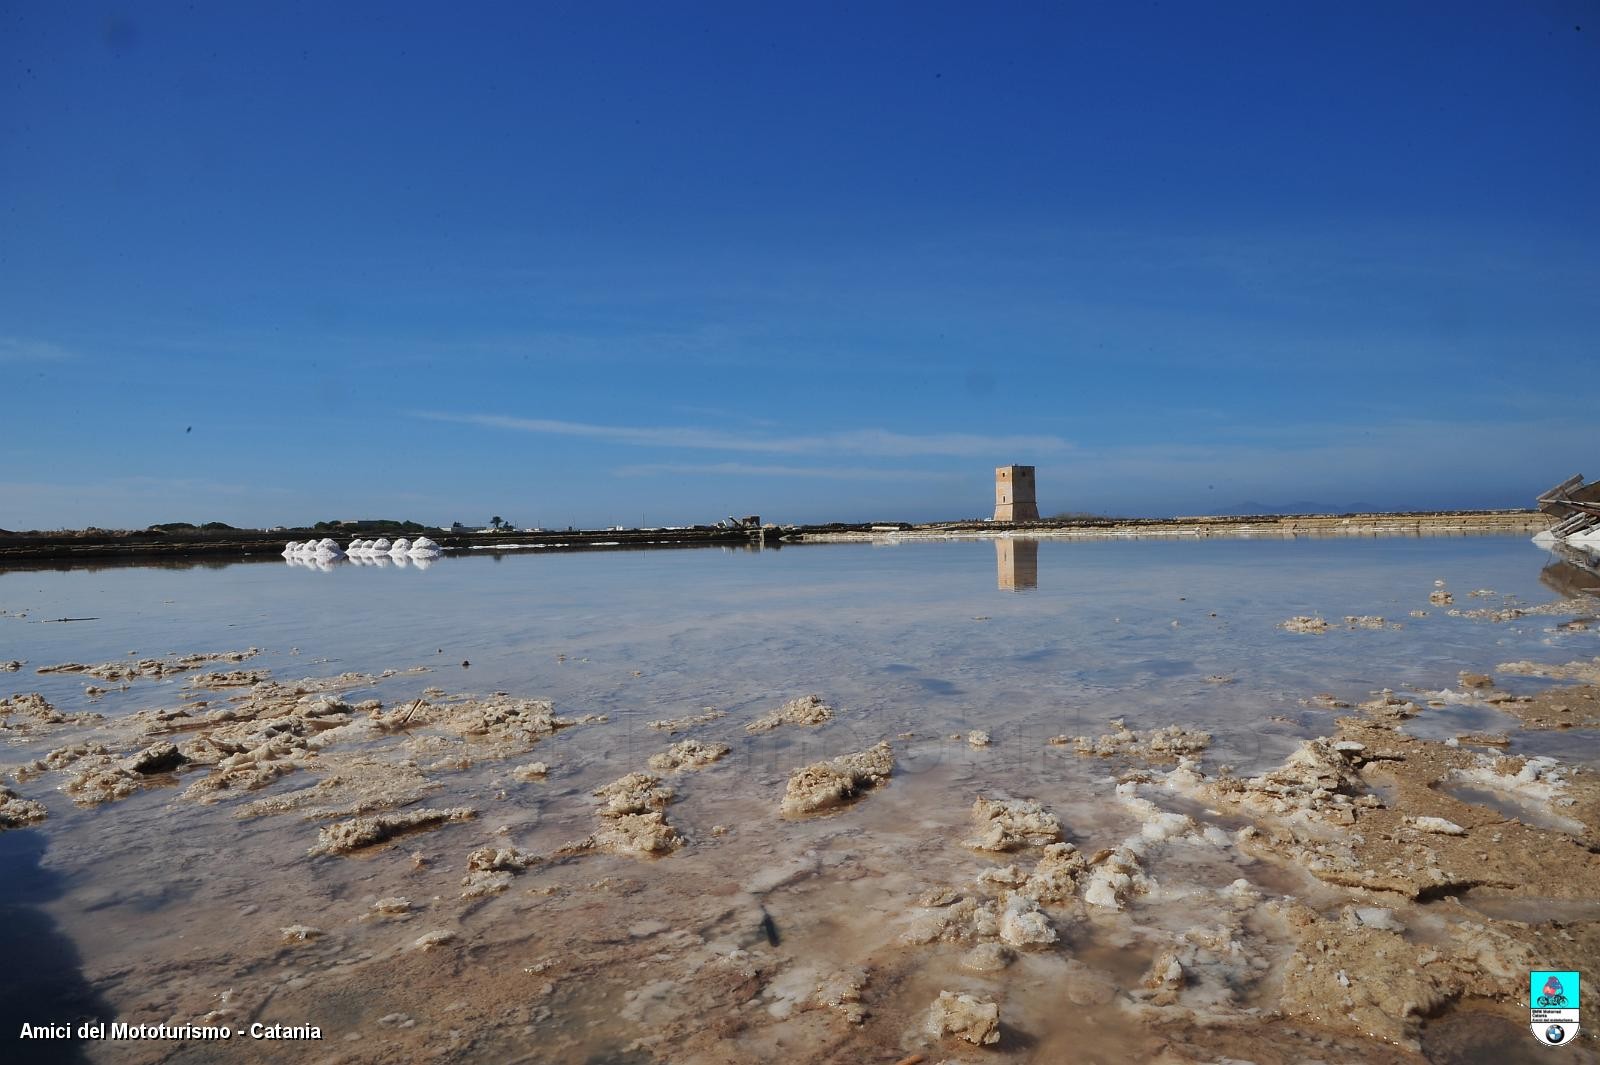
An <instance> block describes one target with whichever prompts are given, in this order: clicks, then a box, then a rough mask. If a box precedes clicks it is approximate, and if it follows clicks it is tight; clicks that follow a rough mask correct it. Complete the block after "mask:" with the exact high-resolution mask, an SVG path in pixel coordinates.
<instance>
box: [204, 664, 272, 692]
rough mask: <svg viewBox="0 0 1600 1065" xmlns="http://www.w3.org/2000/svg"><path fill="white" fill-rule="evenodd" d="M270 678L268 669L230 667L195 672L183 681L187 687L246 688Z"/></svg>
mask: <svg viewBox="0 0 1600 1065" xmlns="http://www.w3.org/2000/svg"><path fill="white" fill-rule="evenodd" d="M271 679H272V670H270V669H230V670H222V671H216V672H211V673H196V674H195V675H194V676H192V677H190V678H189V679H188V680H187V681H185V682H184V686H185V687H188V688H206V689H213V690H214V689H222V688H248V687H251V686H253V685H256V684H260V683H261V682H262V681H266V680H271Z"/></svg>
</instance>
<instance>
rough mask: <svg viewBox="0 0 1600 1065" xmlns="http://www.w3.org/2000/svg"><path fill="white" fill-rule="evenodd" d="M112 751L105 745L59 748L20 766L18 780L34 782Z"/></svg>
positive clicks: (80, 744)
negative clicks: (52, 772) (47, 774)
mask: <svg viewBox="0 0 1600 1065" xmlns="http://www.w3.org/2000/svg"><path fill="white" fill-rule="evenodd" d="M110 754H111V751H110V750H109V749H108V748H107V747H106V745H105V744H103V743H69V744H67V745H66V746H64V747H57V748H55V749H54V750H52V751H50V752H49V753H48V754H45V755H43V756H41V757H39V758H35V759H34V760H33V761H31V762H28V763H26V764H25V765H22V766H19V767H18V768H17V770H16V778H17V779H18V780H32V779H33V778H34V777H37V776H41V775H43V774H45V773H49V772H51V771H53V770H58V769H66V768H68V767H69V766H71V765H73V764H75V763H76V762H79V761H81V760H82V759H84V758H88V757H91V756H93V755H107V756H109V755H110Z"/></svg>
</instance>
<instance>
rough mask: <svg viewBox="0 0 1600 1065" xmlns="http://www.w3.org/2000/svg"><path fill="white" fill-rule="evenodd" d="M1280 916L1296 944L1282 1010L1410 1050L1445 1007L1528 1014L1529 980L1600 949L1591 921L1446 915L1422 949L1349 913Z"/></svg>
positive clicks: (1291, 910)
mask: <svg viewBox="0 0 1600 1065" xmlns="http://www.w3.org/2000/svg"><path fill="white" fill-rule="evenodd" d="M1278 908H1279V910H1280V913H1281V915H1282V916H1283V918H1284V919H1285V920H1286V921H1287V922H1288V924H1289V927H1290V928H1291V930H1292V931H1293V934H1294V940H1295V951H1294V953H1293V955H1291V957H1290V958H1289V960H1288V962H1287V963H1286V964H1285V965H1284V967H1283V984H1282V997H1281V999H1280V1008H1281V1009H1282V1010H1283V1012H1284V1013H1285V1014H1286V1015H1287V1016H1289V1017H1291V1018H1294V1019H1296V1020H1299V1021H1304V1022H1309V1023H1311V1024H1315V1025H1318V1026H1322V1027H1326V1028H1329V1029H1333V1030H1336V1031H1345V1032H1355V1033H1359V1034H1362V1035H1366V1036H1370V1037H1373V1038H1377V1039H1382V1040H1384V1041H1386V1042H1391V1043H1397V1044H1400V1045H1402V1046H1405V1047H1408V1048H1409V1049H1412V1050H1417V1049H1420V1041H1419V1037H1420V1035H1421V1032H1422V1025H1423V1023H1424V1022H1425V1021H1426V1020H1427V1019H1429V1018H1431V1017H1434V1016H1437V1015H1439V1014H1440V1013H1441V1012H1443V1011H1444V1009H1445V1008H1446V1007H1447V1006H1449V1005H1450V1004H1452V1003H1455V1002H1458V1001H1461V1000H1464V999H1476V1000H1481V1001H1488V1002H1499V1003H1503V1004H1506V1005H1517V1004H1521V1005H1522V1006H1523V1008H1524V1009H1525V1008H1526V1005H1525V1002H1522V1001H1521V1000H1523V999H1524V997H1525V991H1524V990H1523V988H1524V986H1525V985H1524V983H1523V981H1525V980H1526V978H1527V973H1528V972H1530V971H1531V970H1534V969H1540V968H1554V969H1563V968H1575V967H1578V966H1580V965H1581V964H1583V963H1584V962H1585V961H1586V960H1587V959H1589V958H1592V957H1594V956H1595V951H1596V949H1597V947H1600V934H1597V929H1596V926H1595V925H1594V924H1593V923H1590V924H1589V925H1587V926H1575V927H1574V929H1573V930H1572V931H1567V930H1563V929H1561V928H1560V927H1559V926H1555V927H1552V928H1549V929H1546V928H1540V927H1535V926H1532V925H1528V924H1524V923H1521V922H1514V921H1495V922H1485V921H1483V920H1481V919H1471V918H1468V919H1460V918H1459V917H1458V916H1456V914H1454V913H1452V914H1450V915H1441V917H1442V918H1443V921H1442V923H1443V927H1442V928H1441V929H1440V930H1439V931H1438V932H1437V934H1436V935H1435V936H1434V937H1433V939H1432V943H1431V945H1422V944H1419V943H1418V942H1417V940H1416V939H1415V938H1414V937H1411V936H1408V935H1406V934H1403V931H1404V930H1403V929H1400V928H1399V927H1398V926H1392V927H1371V926H1368V925H1366V924H1364V923H1362V922H1361V921H1360V920H1359V919H1357V920H1354V921H1352V920H1351V919H1350V916H1351V914H1350V911H1349V910H1348V909H1347V910H1346V911H1345V913H1344V915H1342V916H1341V917H1328V916H1323V915H1320V914H1318V913H1316V912H1315V911H1313V910H1311V909H1309V908H1308V907H1306V906H1303V905H1301V904H1298V903H1292V902H1291V903H1283V904H1278ZM1458 912H1459V911H1458ZM1574 933H1576V934H1574ZM1523 1019H1524V1020H1525V1019H1526V1015H1525V1014H1524V1016H1523Z"/></svg>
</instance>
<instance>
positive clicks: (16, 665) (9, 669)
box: [0, 658, 28, 673]
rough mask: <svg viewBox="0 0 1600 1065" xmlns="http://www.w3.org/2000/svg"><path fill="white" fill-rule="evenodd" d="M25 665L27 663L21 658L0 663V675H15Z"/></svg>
mask: <svg viewBox="0 0 1600 1065" xmlns="http://www.w3.org/2000/svg"><path fill="white" fill-rule="evenodd" d="M27 664H28V663H27V661H26V660H24V659H21V658H13V659H10V660H9V661H6V662H0V673H15V672H17V670H19V669H21V668H22V667H23V666H25V665H27Z"/></svg>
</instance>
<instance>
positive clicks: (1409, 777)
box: [1201, 699, 1600, 900]
mask: <svg viewBox="0 0 1600 1065" xmlns="http://www.w3.org/2000/svg"><path fill="white" fill-rule="evenodd" d="M1369 707H1370V710H1369V713H1368V714H1367V715H1365V716H1362V717H1348V718H1341V719H1340V720H1339V722H1338V724H1339V732H1338V734H1337V736H1336V737H1335V738H1332V739H1327V738H1323V739H1316V740H1310V741H1307V742H1306V743H1305V744H1303V745H1302V746H1301V748H1300V749H1299V750H1298V751H1296V752H1295V754H1294V755H1292V756H1291V757H1290V758H1289V760H1288V761H1287V762H1286V763H1285V764H1284V765H1283V766H1282V767H1280V768H1279V769H1276V770H1272V771H1270V772H1268V773H1266V774H1263V775H1262V776H1260V777H1256V778H1252V779H1250V780H1238V779H1235V778H1231V777H1220V778H1216V779H1214V780H1208V781H1206V782H1205V783H1204V784H1202V785H1201V791H1202V793H1203V794H1205V795H1206V796H1207V797H1208V798H1211V799H1212V800H1214V801H1226V802H1230V803H1234V804H1237V805H1239V806H1242V807H1245V808H1248V809H1250V810H1253V811H1255V812H1257V813H1259V814H1261V815H1264V819H1263V822H1262V824H1261V828H1260V829H1259V830H1258V829H1253V828H1247V829H1245V830H1244V831H1243V832H1242V833H1241V834H1240V835H1241V840H1240V841H1241V845H1242V846H1244V847H1245V848H1246V849H1247V850H1248V851H1250V852H1251V853H1255V854H1258V855H1274V856H1277V857H1279V858H1284V859H1287V860H1289V861H1292V862H1294V863H1295V864H1297V865H1300V866H1301V867H1303V868H1304V869H1306V870H1307V871H1308V872H1310V873H1311V874H1312V875H1313V876H1315V877H1317V878H1318V879H1320V880H1322V881H1324V882H1326V883H1330V884H1336V885H1339V886H1343V887H1348V888H1357V889H1362V890H1366V891H1373V892H1391V893H1396V894H1399V895H1403V896H1405V897H1407V898H1410V899H1417V900H1427V899H1434V898H1441V897H1446V896H1449V895H1454V894H1459V893H1461V892H1465V891H1469V890H1474V889H1477V890H1484V891H1491V892H1506V893H1511V894H1532V895H1539V896H1543V897H1550V898H1566V897H1572V896H1573V895H1574V894H1575V893H1576V894H1578V895H1582V894H1584V893H1592V892H1593V891H1594V885H1596V884H1597V883H1600V853H1596V848H1595V847H1594V844H1595V841H1596V839H1597V838H1600V837H1597V835H1596V832H1595V826H1597V825H1600V784H1597V783H1596V782H1595V781H1594V779H1593V774H1587V773H1581V771H1579V770H1576V769H1572V770H1560V769H1556V768H1555V763H1554V762H1553V761H1551V760H1548V759H1526V758H1505V757H1494V756H1491V755H1486V754H1478V753H1474V752H1472V751H1468V750H1464V749H1462V748H1461V747H1460V746H1452V745H1450V744H1446V743H1441V742H1436V741H1430V740H1423V739H1419V738H1417V737H1414V736H1408V735H1406V734H1404V733H1401V732H1398V731H1396V730H1395V727H1394V721H1393V720H1392V719H1391V716H1390V714H1389V713H1388V711H1391V710H1392V707H1391V706H1390V705H1389V704H1388V702H1387V701H1386V700H1382V699H1380V700H1374V702H1373V703H1372V704H1369ZM1456 781H1462V782H1466V783H1469V784H1472V785H1475V786H1485V787H1491V788H1497V789H1501V790H1504V791H1507V792H1511V793H1515V794H1519V795H1521V796H1522V797H1523V798H1524V799H1526V800H1528V801H1533V802H1540V803H1545V804H1555V806H1556V811H1555V812H1557V813H1558V815H1559V816H1560V817H1562V818H1563V819H1565V821H1566V822H1567V823H1569V824H1571V825H1572V826H1574V827H1575V828H1576V829H1577V831H1575V832H1572V833H1568V832H1560V831H1551V830H1547V829H1542V828H1535V827H1531V826H1529V825H1525V824H1523V823H1522V822H1521V821H1519V820H1517V819H1515V818H1508V817H1507V816H1506V815H1505V814H1504V813H1503V812H1501V811H1499V810H1494V809H1490V808H1488V807H1485V806H1481V805H1477V804H1474V803H1470V802H1466V801H1463V800H1461V799H1458V798H1455V797H1453V796H1452V795H1450V794H1448V790H1447V789H1448V787H1449V786H1450V785H1451V784H1452V783H1453V782H1456ZM1377 785H1381V786H1382V787H1383V789H1384V792H1385V795H1386V798H1380V797H1379V795H1378V793H1377V791H1376V790H1375V786H1377Z"/></svg>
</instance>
